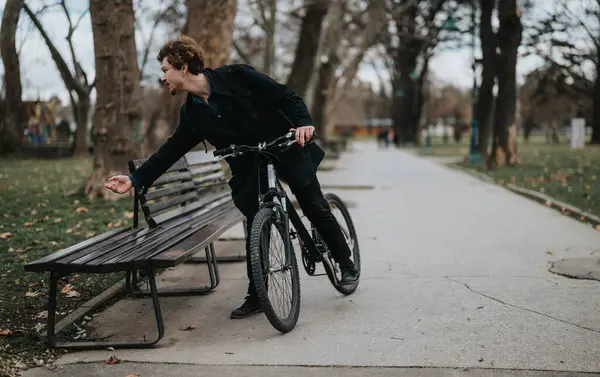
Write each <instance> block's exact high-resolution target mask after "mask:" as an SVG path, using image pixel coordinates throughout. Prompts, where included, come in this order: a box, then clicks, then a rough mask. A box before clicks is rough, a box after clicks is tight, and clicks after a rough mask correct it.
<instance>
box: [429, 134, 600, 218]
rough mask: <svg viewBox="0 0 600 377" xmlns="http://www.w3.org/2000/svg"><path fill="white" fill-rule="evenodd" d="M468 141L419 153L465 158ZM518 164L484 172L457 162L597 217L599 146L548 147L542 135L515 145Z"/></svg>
mask: <svg viewBox="0 0 600 377" xmlns="http://www.w3.org/2000/svg"><path fill="white" fill-rule="evenodd" d="M468 150H469V149H468V140H466V141H463V142H462V143H461V144H458V145H456V144H448V145H443V144H442V145H440V142H439V141H438V142H437V143H435V144H434V146H433V148H432V150H431V152H429V153H428V152H426V151H425V150H424V148H420V151H419V152H420V154H422V155H432V156H436V157H448V156H465V155H466V154H467V153H468ZM518 155H519V158H520V160H521V162H520V164H519V165H517V166H513V167H501V168H498V169H493V170H487V169H486V168H485V166H482V165H473V164H468V163H466V162H460V163H458V165H460V166H462V167H465V168H469V169H473V170H475V171H478V172H480V173H484V174H486V175H488V176H490V177H491V178H493V179H494V181H495V182H496V183H498V184H506V183H512V184H514V185H517V186H520V187H523V188H527V189H531V190H535V191H538V192H541V193H544V194H546V195H549V196H551V197H553V198H555V199H557V200H559V201H562V202H565V203H568V204H571V205H573V206H575V207H578V208H580V209H582V210H584V211H586V212H589V213H592V214H595V215H597V216H600V146H593V145H586V147H585V148H584V149H583V150H572V149H571V148H570V145H569V144H568V143H567V142H566V141H564V139H563V141H562V143H561V144H548V143H546V141H545V137H543V136H534V137H532V138H531V140H530V141H529V142H528V143H525V142H523V141H522V140H520V142H519V145H518Z"/></svg>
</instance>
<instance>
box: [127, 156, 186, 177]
mask: <svg viewBox="0 0 600 377" xmlns="http://www.w3.org/2000/svg"><path fill="white" fill-rule="evenodd" d="M147 160H148V158H142V159H139V160H133V161H130V162H129V171H130V172H132V171H133V170H135V169H137V168H139V167H140V166H142V165H143V164H144V162H146V161H147ZM185 168H186V161H185V156H184V157H181V158H180V159H179V160H177V161H176V162H175V163H174V164H173V165H171V166H170V167H169V168H168V169H167V171H166V172H165V173H168V172H172V171H178V170H184V169H185Z"/></svg>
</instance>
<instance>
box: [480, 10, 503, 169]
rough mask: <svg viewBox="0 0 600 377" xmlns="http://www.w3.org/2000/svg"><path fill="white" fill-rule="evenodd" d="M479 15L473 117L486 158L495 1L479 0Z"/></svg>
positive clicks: (494, 57) (492, 81) (493, 75)
mask: <svg viewBox="0 0 600 377" xmlns="http://www.w3.org/2000/svg"><path fill="white" fill-rule="evenodd" d="M480 7H481V16H480V22H479V39H480V41H481V52H482V61H481V63H482V67H483V70H482V73H481V84H480V87H479V91H478V98H477V108H476V110H475V119H476V120H477V125H478V129H479V135H478V138H479V140H478V144H479V153H480V155H481V157H482V158H484V159H485V158H487V156H488V147H489V140H490V128H491V127H490V120H491V119H492V113H493V111H492V109H493V104H494V93H493V89H494V84H495V82H496V65H497V64H498V62H497V57H498V56H497V52H496V49H497V47H498V39H497V35H496V33H495V32H494V29H493V27H492V14H493V12H494V8H495V1H487V0H480Z"/></svg>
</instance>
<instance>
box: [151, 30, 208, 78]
mask: <svg viewBox="0 0 600 377" xmlns="http://www.w3.org/2000/svg"><path fill="white" fill-rule="evenodd" d="M165 57H166V58H167V62H169V64H171V65H172V66H173V67H175V68H176V69H181V68H183V65H184V64H187V66H188V71H190V73H192V74H194V75H198V74H200V73H202V72H204V68H205V65H204V51H202V48H201V47H200V46H199V45H198V43H197V42H196V41H195V40H194V39H193V38H191V37H188V36H187V35H181V36H179V37H178V38H176V39H172V40H170V41H168V42H166V43H165V44H164V45H163V46H162V48H161V49H160V51H159V52H158V55H157V56H156V59H157V60H158V61H159V62H162V61H163V60H164V58H165Z"/></svg>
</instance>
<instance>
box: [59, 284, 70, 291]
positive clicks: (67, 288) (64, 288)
mask: <svg viewBox="0 0 600 377" xmlns="http://www.w3.org/2000/svg"><path fill="white" fill-rule="evenodd" d="M72 290H73V286H72V285H71V284H66V285H65V286H64V287H62V289H61V290H60V293H68V292H70V291H72Z"/></svg>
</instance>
